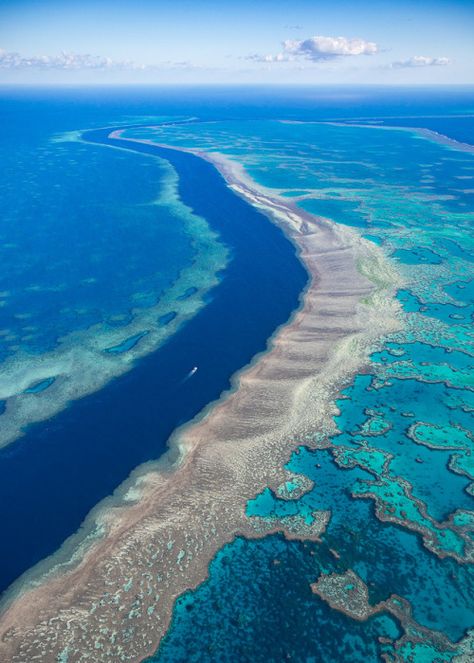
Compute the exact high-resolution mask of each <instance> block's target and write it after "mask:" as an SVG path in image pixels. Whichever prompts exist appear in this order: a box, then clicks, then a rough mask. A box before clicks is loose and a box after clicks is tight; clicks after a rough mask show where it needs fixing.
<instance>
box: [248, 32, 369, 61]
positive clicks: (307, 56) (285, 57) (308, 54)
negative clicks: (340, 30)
mask: <svg viewBox="0 0 474 663" xmlns="http://www.w3.org/2000/svg"><path fill="white" fill-rule="evenodd" d="M378 51H379V47H378V45H377V44H376V43H375V42H373V41H366V40H365V39H347V37H323V36H322V35H318V36H316V37H309V39H287V40H286V41H284V42H283V52H281V53H277V54H276V55H259V54H257V53H254V54H252V55H248V56H247V57H246V58H245V59H246V60H253V61H254V62H263V63H266V64H271V63H273V62H291V61H293V60H310V61H312V62H324V61H327V60H335V59H338V58H341V57H346V56H354V55H374V54H375V53H378Z"/></svg>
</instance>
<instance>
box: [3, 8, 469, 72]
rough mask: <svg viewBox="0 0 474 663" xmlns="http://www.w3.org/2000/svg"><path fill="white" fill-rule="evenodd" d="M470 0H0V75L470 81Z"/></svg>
mask: <svg viewBox="0 0 474 663" xmlns="http://www.w3.org/2000/svg"><path fill="white" fill-rule="evenodd" d="M473 34H474V0H467V1H463V0H450V1H449V2H448V1H445V0H432V1H431V2H428V1H425V0H410V1H407V0H398V1H393V0H390V1H389V0H366V1H362V0H352V1H351V2H347V1H346V0H332V1H330V0H273V1H271V0H253V1H252V2H250V1H249V0H240V1H239V2H231V1H229V0H220V1H217V0H194V1H192V0H134V1H130V0H115V1H112V0H95V1H89V0H83V1H82V2H76V1H73V0H62V2H57V1H56V0H14V1H11V2H10V1H3V0H0V83H2V82H3V83H15V82H17V83H38V84H42V83H45V84H51V83H227V84H229V83H269V84H273V83H314V84H318V83H321V84H328V83H386V84H397V83H406V84H410V83H412V84H419V83H427V84H434V83H474V39H473Z"/></svg>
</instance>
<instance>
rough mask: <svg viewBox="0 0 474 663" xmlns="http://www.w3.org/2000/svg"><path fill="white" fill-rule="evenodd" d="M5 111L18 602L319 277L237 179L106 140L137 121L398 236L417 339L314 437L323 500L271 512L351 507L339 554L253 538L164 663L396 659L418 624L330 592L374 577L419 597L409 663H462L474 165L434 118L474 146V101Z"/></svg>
mask: <svg viewBox="0 0 474 663" xmlns="http://www.w3.org/2000/svg"><path fill="white" fill-rule="evenodd" d="M0 119H1V140H0V152H1V155H2V164H3V175H2V180H1V182H0V265H1V266H0V361H1V362H2V364H1V365H0V412H1V413H2V414H0V436H1V435H2V432H1V428H2V419H3V421H5V422H7V423H6V424H5V425H6V426H7V427H8V430H9V431H10V430H11V431H13V432H12V433H11V436H10V437H11V438H13V437H15V431H17V432H19V431H20V429H22V430H23V435H22V436H21V437H20V436H18V437H17V439H12V440H8V441H9V444H7V445H6V446H4V447H3V448H2V449H0V526H1V540H2V544H1V555H2V565H1V567H0V587H1V589H2V590H6V589H7V588H8V587H9V586H10V585H11V583H12V582H13V581H15V580H16V579H17V578H19V576H20V575H21V574H22V573H24V572H25V571H27V570H29V569H30V568H31V567H32V566H34V565H35V564H36V563H37V562H39V561H41V560H43V559H44V558H46V557H47V556H48V555H50V554H52V553H53V552H55V551H56V550H58V548H59V547H60V546H61V544H62V543H63V542H64V541H65V540H66V539H67V538H68V537H69V536H71V535H72V534H74V533H75V532H76V531H77V530H78V528H79V527H80V525H81V522H82V521H83V520H84V518H85V516H86V515H87V513H88V512H89V511H90V510H91V509H92V508H93V507H94V506H95V505H96V504H97V503H98V502H99V501H100V500H102V499H103V498H105V497H106V496H108V495H110V494H112V492H113V491H114V490H115V489H117V488H118V487H119V486H120V484H121V483H122V482H123V481H124V480H125V479H126V478H127V477H128V476H129V474H130V472H132V471H133V470H134V469H135V468H136V467H137V466H139V465H140V464H142V463H144V462H147V461H149V460H155V459H157V458H160V456H161V455H162V454H163V452H164V451H165V449H166V442H167V440H168V438H169V436H170V435H171V433H172V432H173V430H175V429H176V427H177V426H179V425H181V424H183V423H186V422H187V421H189V420H191V419H192V418H193V417H194V416H196V415H197V414H198V413H199V412H201V411H202V410H203V408H205V407H206V406H207V405H208V404H209V403H212V402H213V401H214V400H216V399H217V398H218V397H219V395H220V394H221V393H222V392H223V391H225V390H226V389H229V388H230V386H231V378H232V376H233V375H234V374H235V373H236V372H238V371H239V370H240V369H241V368H243V367H244V366H245V365H246V364H247V363H248V362H249V361H251V359H252V358H253V357H254V356H255V355H256V354H257V353H259V352H262V351H264V350H265V348H266V344H267V341H268V339H269V338H270V337H271V335H272V334H273V333H274V332H275V330H276V329H277V328H278V326H279V325H281V324H283V323H285V322H286V321H287V320H288V319H289V318H290V316H291V314H292V313H293V312H294V311H295V309H296V308H297V307H298V305H299V302H300V295H301V293H302V291H303V289H304V287H305V285H306V283H307V274H306V272H305V270H304V269H303V267H302V266H301V263H300V262H299V260H298V258H297V255H296V253H295V249H294V247H293V245H292V244H291V243H290V241H289V240H287V239H286V238H285V236H284V235H283V233H282V232H281V231H280V230H279V229H278V228H277V227H276V226H274V225H273V224H272V223H271V222H270V221H269V220H268V219H267V218H266V217H265V216H263V215H262V214H261V213H260V212H259V211H257V210H256V209H254V208H252V207H251V206H250V205H248V204H247V203H246V202H244V201H243V200H242V199H240V198H239V197H238V196H236V195H235V194H234V193H233V192H232V191H231V190H230V189H229V188H227V187H226V185H225V182H224V180H223V179H222V177H221V176H220V175H219V174H218V173H217V171H216V170H215V169H214V167H213V166H212V165H210V164H209V163H207V162H204V161H203V160H201V159H199V158H197V157H194V156H193V155H189V154H185V153H182V152H178V151H173V150H166V149H163V148H159V147H153V146H148V145H146V146H145V145H138V144H137V146H136V150H135V151H134V152H131V151H125V150H116V149H111V147H113V141H112V140H110V139H107V134H108V131H105V130H103V129H102V128H103V127H121V126H123V127H125V126H126V127H128V128H127V129H126V132H125V136H126V137H129V138H148V139H152V140H156V141H157V142H158V143H159V142H162V143H166V144H168V145H172V146H174V145H176V146H178V147H179V146H181V147H192V148H199V149H203V150H210V151H219V152H222V153H223V154H225V155H227V156H229V157H231V158H233V159H235V160H236V161H238V162H240V163H242V164H243V165H244V166H245V167H246V169H247V172H248V173H249V175H250V176H251V177H252V178H253V179H254V180H255V181H256V182H257V183H259V184H261V185H264V186H266V187H268V188H269V189H273V190H274V191H275V192H276V193H279V194H280V195H283V196H285V197H288V198H289V199H292V200H294V202H295V203H296V204H298V205H300V206H301V207H302V208H303V209H305V210H307V211H309V212H312V213H314V214H317V215H321V216H325V217H328V218H330V219H332V220H333V221H335V222H336V223H340V224H345V225H350V226H351V227H353V228H356V229H357V230H358V232H360V233H361V234H362V235H363V236H364V237H366V238H367V239H369V240H371V241H374V242H376V243H377V244H378V245H380V246H382V248H383V249H384V250H385V251H386V252H387V253H388V254H389V255H390V256H391V257H392V259H393V260H394V261H396V263H397V265H398V268H399V270H400V273H401V275H402V277H403V280H404V286H403V288H401V289H400V290H399V292H398V294H397V298H398V300H399V302H400V305H401V309H402V313H401V315H402V319H403V321H404V328H403V329H402V330H401V331H400V332H397V333H396V334H392V335H391V336H390V337H387V338H385V339H383V343H382V344H381V347H380V348H379V349H378V351H377V352H374V354H373V355H372V357H371V366H370V370H369V371H368V372H366V373H364V374H361V375H357V376H355V377H354V380H353V382H352V384H351V385H349V386H348V387H347V389H345V390H344V392H343V393H342V394H341V399H340V400H339V401H338V407H339V411H340V414H339V415H338V417H337V418H336V423H337V425H338V429H339V431H340V434H338V435H336V436H334V437H333V438H332V439H331V440H330V442H331V446H330V447H329V448H328V449H325V450H317V451H314V450H313V451H311V450H309V449H307V448H305V446H304V440H301V448H300V451H299V453H298V454H295V455H294V456H293V457H292V459H291V460H290V462H289V464H288V468H289V469H291V470H292V471H293V472H295V473H296V474H301V475H304V476H305V477H308V478H310V479H311V480H312V481H314V487H313V489H312V490H310V491H309V492H308V493H306V494H304V495H303V496H302V497H300V498H297V499H296V498H295V499H281V498H280V497H279V496H278V495H275V494H273V493H272V492H271V491H270V490H267V491H265V492H264V493H262V494H261V495H260V496H257V497H256V499H255V500H253V501H252V502H250V503H249V504H248V505H247V513H248V515H249V516H259V517H263V518H268V519H270V520H271V518H272V517H275V515H279V516H281V515H295V514H300V515H301V514H307V513H310V512H311V511H312V510H315V509H329V510H331V521H330V524H329V526H328V530H327V532H326V534H325V535H324V536H323V541H322V543H321V544H316V543H311V542H306V543H304V542H297V541H287V540H285V539H284V538H283V537H282V536H279V535H275V536H269V537H266V538H264V539H262V540H260V541H247V540H245V539H242V538H238V539H236V541H234V542H233V543H231V544H229V545H228V546H226V547H225V548H224V549H223V550H222V551H221V552H220V553H219V554H218V555H217V557H216V558H215V560H214V561H213V562H212V564H211V568H210V576H209V579H208V580H206V582H204V583H203V584H202V585H201V586H200V587H198V588H197V589H196V590H195V591H193V592H188V593H187V594H185V595H184V596H183V597H181V598H180V599H179V600H178V602H177V604H176V607H175V612H174V618H173V622H172V626H171V629H170V631H169V633H168V635H167V637H166V638H165V640H164V641H163V643H162V645H161V647H160V649H159V651H158V652H157V654H156V655H155V657H154V658H153V660H154V661H159V662H160V663H162V662H164V661H173V662H175V661H184V660H186V661H209V660H212V661H237V660H250V659H251V660H253V661H280V660H285V659H286V658H288V659H290V660H296V661H307V662H308V663H309V662H311V661H314V662H316V661H324V662H327V663H329V662H333V661H347V660H350V661H351V662H355V663H356V662H357V663H358V662H359V661H360V662H361V663H363V662H366V661H372V660H373V661H375V660H377V659H378V657H379V656H380V653H381V652H382V651H383V652H385V653H387V655H392V654H393V646H394V645H393V641H395V640H396V639H397V638H399V637H400V635H401V626H400V623H399V622H398V621H397V619H395V618H394V617H393V615H391V614H388V613H386V612H381V613H380V614H378V615H376V616H374V617H372V618H370V619H368V620H367V621H361V622H359V621H355V620H353V619H351V618H350V617H348V616H346V615H344V614H343V613H342V612H340V611H338V610H334V609H331V608H330V607H329V605H328V604H327V603H325V602H323V601H322V600H321V599H320V598H318V596H316V595H315V594H313V593H312V592H311V589H310V583H313V582H315V581H316V580H317V578H318V577H320V576H322V575H325V574H329V573H331V572H337V573H341V574H342V573H344V572H346V571H347V570H349V569H351V570H353V571H354V572H355V573H356V574H357V575H358V576H359V578H361V579H362V581H363V582H364V583H365V584H366V585H367V587H368V591H369V598H370V602H371V603H372V604H376V603H377V602H379V601H382V600H385V599H387V598H388V597H389V596H390V595H391V594H397V595H399V596H401V597H402V598H403V599H405V600H406V601H408V602H409V604H410V605H411V610H412V615H413V620H414V623H416V625H417V628H421V631H419V633H421V632H422V636H420V637H418V636H417V637H414V636H413V633H412V634H411V635H412V636H413V637H412V638H411V640H410V639H409V640H407V641H405V642H404V643H403V644H402V645H400V647H401V650H400V651H401V652H402V654H403V655H404V656H408V655H409V654H410V653H415V654H416V655H417V656H425V658H423V659H422V658H417V659H416V660H420V661H421V660H426V661H432V660H433V661H434V660H442V661H450V660H452V658H453V656H454V654H453V653H452V652H451V651H449V650H446V651H440V650H439V647H438V649H436V647H435V645H434V644H433V642H434V641H433V638H432V636H431V635H430V634H431V633H432V632H435V631H436V632H439V633H442V634H444V635H445V636H446V637H447V638H449V639H450V640H451V641H453V642H454V641H457V640H460V639H461V638H462V637H463V636H464V635H465V633H466V631H467V630H468V629H469V628H473V627H474V605H473V601H472V597H473V596H474V573H473V571H472V562H473V560H474V553H473V552H472V550H473V549H474V536H473V534H474V511H473V506H474V504H473V494H474V488H473V484H472V482H473V481H474V467H473V461H472V459H473V458H474V441H473V430H474V427H473V411H474V396H473V392H474V378H473V363H474V360H473V356H474V350H473V347H474V344H473V340H474V339H473V334H472V321H473V315H474V288H473V284H474V240H473V237H474V235H473V225H474V154H473V153H469V152H466V151H461V150H459V149H455V148H454V147H452V146H451V147H448V146H446V145H442V144H440V143H438V142H435V141H433V140H429V139H428V138H427V137H426V136H421V135H420V134H418V133H414V132H413V131H412V130H411V129H412V128H413V127H415V128H425V129H429V130H431V131H433V132H437V133H438V134H443V135H445V136H447V137H449V138H452V139H453V140H455V141H458V142H459V143H465V144H470V145H474V89H472V88H452V89H449V90H448V89H447V88H446V89H444V88H441V89H440V88H438V89H437V90H430V89H429V88H426V89H424V90H423V89H421V90H420V89H418V90H415V89H410V88H405V89H388V88H377V87H372V88H347V87H344V88H327V89H325V88H321V89H318V90H316V89H314V88H296V87H295V88H285V89H281V88H280V89H272V88H264V89H257V88H255V89H253V88H245V89H234V90H232V89H220V90H212V89H206V88H196V89H188V90H177V89H173V88H163V89H154V88H136V89H113V88H111V89H109V90H106V91H104V90H94V89H86V88H83V89H76V90H75V89H65V90H61V91H59V90H54V89H51V90H47V89H43V90H41V89H22V90H19V89H13V88H11V89H7V88H2V89H1V90H0ZM188 120H189V121H188ZM280 120H292V121H293V122H291V123H289V122H281V121H280ZM325 122H328V124H326V123H325ZM148 125H154V128H153V129H150V128H149V126H148ZM160 125H161V126H160ZM394 127H395V129H394ZM396 127H399V129H396ZM84 129H90V130H91V131H89V132H88V133H86V134H84V139H85V140H82V141H79V140H77V134H75V133H74V132H77V131H78V130H84ZM275 293H277V295H278V296H275ZM195 367H196V368H197V371H194V372H193V369H194V368H195ZM64 394H66V396H65V395H64ZM51 408H53V409H54V408H55V410H54V412H53V410H52V409H51ZM45 413H46V414H47V413H49V415H48V418H47V419H46V420H43V419H44V418H45V416H46V414H45ZM315 434H316V432H315ZM288 491H289V492H291V490H290V488H288ZM455 512H456V513H455ZM453 514H454V515H453ZM330 549H332V550H335V551H337V553H338V556H337V558H336V557H335V556H334V555H332V554H331V553H330ZM471 555H472V556H471ZM275 631H276V632H277V633H276V634H275ZM419 633H418V635H419ZM381 637H382V638H386V642H385V643H384V642H381V641H380V640H379V638H381ZM430 638H431V639H430ZM391 643H392V644H391ZM315 651H316V652H317V654H315ZM435 654H436V655H437V656H438V659H436V658H435ZM430 656H431V658H430Z"/></svg>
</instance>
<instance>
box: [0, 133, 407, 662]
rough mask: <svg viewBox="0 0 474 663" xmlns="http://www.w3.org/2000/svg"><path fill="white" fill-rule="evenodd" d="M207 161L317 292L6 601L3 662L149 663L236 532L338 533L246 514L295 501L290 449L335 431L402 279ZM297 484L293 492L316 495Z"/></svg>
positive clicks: (222, 163) (357, 244)
mask: <svg viewBox="0 0 474 663" xmlns="http://www.w3.org/2000/svg"><path fill="white" fill-rule="evenodd" d="M124 143H125V141H124ZM130 143H131V141H130ZM130 143H129V144H128V145H127V146H128V147H130V146H132V147H133V145H130ZM201 156H204V155H201ZM206 158H209V159H211V160H212V161H213V163H214V164H215V165H216V167H218V168H219V170H220V171H221V173H222V174H223V175H224V177H225V178H226V180H227V182H228V184H229V185H230V186H231V187H232V188H233V189H234V191H235V192H236V193H237V194H238V195H240V196H242V197H243V198H245V200H247V201H248V202H249V203H251V204H252V205H256V206H257V207H258V208H259V209H261V210H262V211H264V212H265V213H266V214H268V215H269V216H270V217H271V218H272V219H273V220H274V221H275V222H276V223H277V224H279V225H280V227H282V228H283V229H284V231H285V233H286V234H287V235H288V236H289V237H290V238H291V239H292V241H293V242H294V243H295V245H296V246H297V248H298V251H299V253H300V257H301V260H302V261H303V263H304V265H305V266H306V269H307V270H308V272H309V274H310V275H311V282H310V285H309V286H308V288H307V290H306V292H305V293H304V299H303V302H302V305H301V307H300V309H299V310H298V311H297V312H296V313H295V315H294V317H293V318H292V320H291V321H290V322H289V323H288V324H287V325H286V326H284V327H282V328H280V329H279V330H278V331H277V332H276V333H275V335H274V337H273V338H272V339H271V341H270V345H269V348H268V351H267V352H266V353H264V354H263V355H261V356H259V357H257V358H256V359H255V361H254V362H253V363H252V364H251V365H250V366H248V367H247V368H245V369H244V370H243V371H242V372H241V373H240V374H239V375H238V376H236V377H235V385H234V386H235V388H234V390H233V391H232V392H231V393H229V394H227V395H226V397H225V398H223V399H222V400H221V401H220V402H218V403H217V404H215V405H214V407H212V409H210V410H209V411H208V412H207V413H205V416H204V417H201V418H200V419H199V420H198V421H196V422H194V423H193V424H192V425H190V426H187V427H186V428H184V429H182V430H178V431H177V433H176V434H175V435H174V436H173V439H172V440H171V450H170V456H169V457H168V461H169V463H168V464H164V463H160V464H158V465H155V464H148V465H146V466H144V467H142V468H139V470H138V471H137V472H136V473H135V474H134V475H132V477H131V478H130V480H129V482H128V483H127V484H126V485H125V486H123V488H122V490H121V491H120V495H117V496H116V497H115V498H114V499H113V500H112V501H110V502H109V503H104V504H103V505H102V506H99V507H98V509H96V510H95V512H94V513H93V514H91V516H90V517H89V520H88V521H86V524H85V531H88V532H90V536H89V539H83V541H82V545H81V544H80V543H76V545H73V546H72V552H71V547H70V549H69V552H67V551H66V550H63V554H62V557H60V556H57V557H56V559H54V558H53V559H52V560H49V562H48V567H47V568H45V569H44V570H43V574H41V569H38V570H37V571H36V573H35V576H31V577H30V578H29V579H28V577H26V578H25V579H24V582H23V584H22V585H19V586H17V587H16V588H15V590H14V593H12V594H11V595H10V596H9V597H7V600H6V602H5V604H4V610H3V613H2V617H1V621H0V633H1V636H0V642H1V644H0V653H1V655H2V656H3V657H6V658H7V659H8V660H11V661H24V660H32V659H34V660H43V661H51V660H55V659H56V660H60V661H69V662H71V661H85V660H91V659H92V660H94V661H102V660H103V661H110V660H117V661H120V660H123V661H139V660H142V659H143V658H144V657H145V656H146V655H150V654H152V653H153V651H154V650H155V649H156V647H157V645H158V643H159V642H160V640H161V639H162V638H163V636H164V634H165V633H166V631H167V629H168V626H169V623H170V619H171V615H172V610H173V606H174V604H175V601H176V598H177V597H179V596H180V595H181V594H183V592H185V591H186V590H187V589H190V588H194V587H196V586H198V585H200V584H201V583H202V581H203V580H204V579H205V578H206V576H207V574H208V567H209V563H210V562H211V560H212V559H213V558H214V556H215V555H216V553H217V552H218V551H219V550H220V549H221V548H222V547H223V546H224V545H225V544H227V543H229V542H231V541H233V540H234V539H235V537H236V536H238V535H243V536H245V537H246V538H247V539H256V540H257V539H262V538H266V537H268V536H269V535H271V534H273V533H277V532H280V533H282V534H283V536H284V537H285V539H286V540H288V541H292V540H294V541H298V540H300V539H308V540H309V541H314V542H316V543H317V542H319V541H320V540H321V537H322V536H323V535H324V532H325V530H326V528H327V525H328V522H329V519H330V513H329V511H327V510H325V509H313V510H312V511H311V513H310V514H305V515H304V517H302V515H301V514H293V515H291V514H290V515H282V517H274V518H272V519H271V520H268V519H267V518H259V517H258V516H257V517H254V516H249V515H248V514H247V510H246V504H247V502H248V501H249V500H252V499H254V498H255V496H256V495H258V494H259V493H261V492H262V491H264V490H265V489H266V488H270V489H271V490H273V491H275V492H278V491H280V494H282V495H283V496H285V494H286V496H287V497H288V494H287V493H288V491H290V493H291V492H292V491H293V490H295V488H293V486H292V481H293V480H294V479H295V477H294V474H293V473H291V472H289V471H288V470H287V469H286V468H285V467H284V465H285V463H286V462H288V460H289V457H290V455H291V451H292V450H294V449H297V448H298V447H299V446H300V444H301V443H302V441H303V440H310V439H311V440H312V442H311V441H308V444H309V445H311V444H314V445H316V444H317V440H316V438H315V436H314V431H320V432H322V431H325V433H326V434H327V435H329V433H330V432H331V431H335V430H336V428H335V426H334V421H333V416H334V415H335V413H336V411H335V406H334V399H335V397H336V395H337V393H338V390H339V389H340V387H341V385H342V384H344V383H347V380H348V379H349V378H350V376H351V375H353V374H354V372H356V371H357V370H360V369H361V368H362V367H363V366H365V365H366V364H367V356H368V353H369V351H370V350H373V349H374V347H376V345H377V340H378V339H379V338H380V337H381V336H382V335H383V334H387V333H389V332H390V331H396V330H397V329H398V328H399V326H400V323H399V321H398V319H397V313H398V310H399V308H400V305H399V303H398V302H397V301H396V300H395V299H394V297H393V294H394V292H395V287H396V285H397V284H398V275H397V272H396V270H395V269H393V267H392V266H391V265H390V264H389V263H388V262H387V261H386V259H385V257H384V255H383V253H382V252H381V251H380V249H379V248H378V247H377V246H375V245H374V244H373V243H371V242H368V241H367V240H365V239H363V238H361V237H360V235H359V234H358V233H357V232H355V231H354V230H352V229H350V228H344V227H341V226H338V225H337V224H335V223H333V222H331V221H329V220H323V219H318V218H316V217H314V216H312V215H311V214H309V213H307V212H305V211H303V210H301V209H298V208H297V207H296V206H295V205H294V204H292V203H291V202H289V201H288V200H287V199H285V198H283V197H278V196H277V195H275V194H274V193H272V192H271V191H269V190H266V189H265V188H264V187H259V186H257V185H256V184H255V183H254V182H252V180H251V179H250V178H249V177H248V176H245V174H244V172H243V170H242V169H239V168H237V167H236V166H235V164H233V163H232V162H230V161H228V160H226V159H225V158H222V157H218V156H216V155H215V154H214V155H206ZM296 483H297V484H298V485H299V488H298V489H296V492H295V493H294V494H295V495H298V492H301V493H305V492H306V491H307V490H308V488H309V487H310V485H311V484H310V483H309V484H305V482H304V481H303V483H301V482H299V480H297V481H296ZM283 499H284V497H283ZM66 553H67V554H66Z"/></svg>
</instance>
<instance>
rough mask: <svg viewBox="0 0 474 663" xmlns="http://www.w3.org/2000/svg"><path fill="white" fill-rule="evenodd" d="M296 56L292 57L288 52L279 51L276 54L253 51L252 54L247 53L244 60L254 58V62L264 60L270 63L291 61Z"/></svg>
mask: <svg viewBox="0 0 474 663" xmlns="http://www.w3.org/2000/svg"><path fill="white" fill-rule="evenodd" d="M293 59H294V58H292V57H290V56H289V55H287V54H286V53H277V54H276V55H259V54H258V53H252V54H251V55H246V56H245V58H244V60H252V61H253V62H264V63H266V64H270V63H272V62H289V61H290V60H293Z"/></svg>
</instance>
